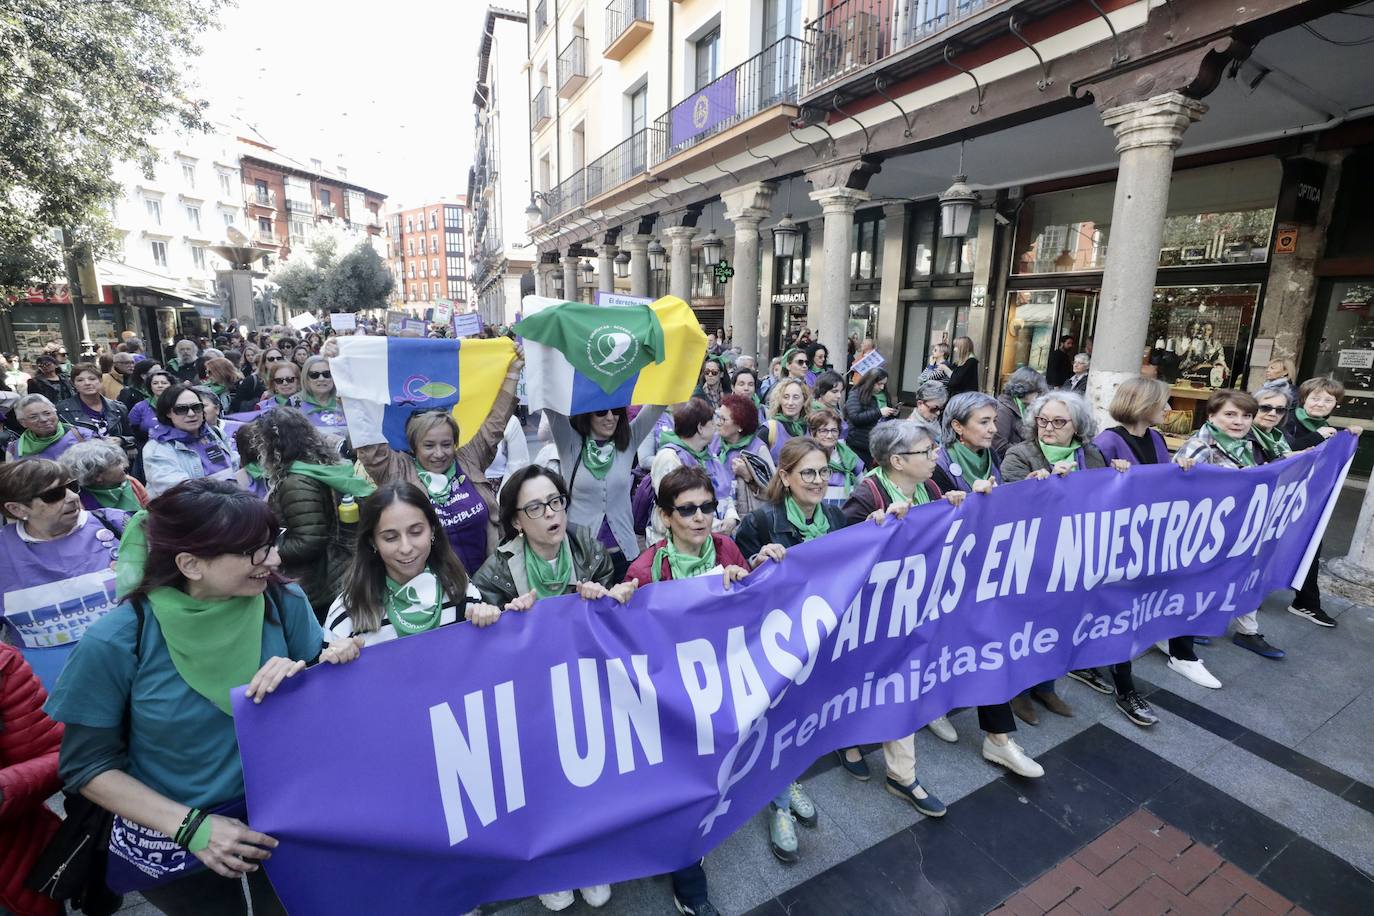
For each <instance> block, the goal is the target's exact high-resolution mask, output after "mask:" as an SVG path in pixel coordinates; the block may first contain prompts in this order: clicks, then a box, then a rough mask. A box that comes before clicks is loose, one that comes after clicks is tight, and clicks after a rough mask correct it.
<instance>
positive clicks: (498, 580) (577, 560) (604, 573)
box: [472, 525, 616, 608]
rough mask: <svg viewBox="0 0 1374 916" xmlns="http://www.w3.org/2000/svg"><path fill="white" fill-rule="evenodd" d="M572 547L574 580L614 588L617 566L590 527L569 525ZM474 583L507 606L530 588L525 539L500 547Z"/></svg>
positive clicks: (492, 601)
mask: <svg viewBox="0 0 1374 916" xmlns="http://www.w3.org/2000/svg"><path fill="white" fill-rule="evenodd" d="M568 541H569V543H568V546H569V547H570V548H571V549H572V562H573V581H575V582H588V581H593V582H600V583H601V584H602V585H604V586H606V587H607V588H610V587H611V586H612V585H615V584H616V581H615V565H614V564H613V563H612V562H611V557H610V555H609V554H608V553H606V548H605V547H603V546H602V545H601V542H600V541H598V540H597V539H596V536H595V535H593V534H592V533H591V531H590V530H589V529H587V528H583V527H581V526H580V525H569V526H568ZM472 584H473V585H475V586H477V590H478V591H479V592H481V593H482V600H483V601H485V602H487V603H488V604H494V605H496V606H497V607H500V608H503V607H505V606H506V605H507V604H509V603H510V602H512V601H514V600H515V599H516V598H517V597H519V596H520V595H523V594H524V593H525V592H527V591H529V590H530V580H529V576H527V575H526V574H525V542H524V541H523V540H522V539H520V538H518V537H516V538H512V539H511V540H509V541H506V542H504V543H503V544H501V546H499V547H497V548H496V551H495V552H494V553H493V554H492V555H491V556H489V557H487V560H486V562H485V563H483V564H482V567H481V568H480V569H478V570H477V574H476V575H475V576H473V577H472Z"/></svg>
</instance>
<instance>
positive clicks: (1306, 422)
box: [1293, 407, 1328, 433]
mask: <svg viewBox="0 0 1374 916" xmlns="http://www.w3.org/2000/svg"><path fill="white" fill-rule="evenodd" d="M1293 416H1295V417H1297V418H1298V422H1299V423H1301V424H1302V425H1303V426H1304V427H1306V428H1307V431H1308V432H1312V433H1315V432H1316V431H1317V430H1319V429H1321V428H1322V427H1323V426H1327V425H1328V424H1327V422H1326V421H1327V418H1326V417H1314V416H1312V415H1311V414H1309V413H1308V412H1307V411H1305V410H1303V409H1302V408H1301V407H1299V408H1298V409H1297V410H1295V411H1293Z"/></svg>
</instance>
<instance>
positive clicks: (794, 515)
mask: <svg viewBox="0 0 1374 916" xmlns="http://www.w3.org/2000/svg"><path fill="white" fill-rule="evenodd" d="M782 501H783V506H784V508H786V509H787V520H788V521H789V522H791V523H792V527H793V528H796V529H797V531H799V532H800V533H801V536H802V540H803V541H810V540H813V539H815V538H818V537H820V536H821V535H823V534H825V533H826V532H827V531H829V530H830V519H828V518H826V517H825V510H824V508H823V507H821V506H817V507H816V509H815V514H813V515H812V516H811V521H809V522H808V521H807V520H806V516H804V515H802V510H801V506H799V505H797V501H796V500H794V499H793V498H792V497H791V496H784V497H783V500H782Z"/></svg>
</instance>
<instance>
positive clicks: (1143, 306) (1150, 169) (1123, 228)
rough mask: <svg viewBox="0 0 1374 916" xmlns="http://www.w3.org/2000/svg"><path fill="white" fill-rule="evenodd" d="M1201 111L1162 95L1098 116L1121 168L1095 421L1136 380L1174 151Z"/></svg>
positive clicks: (1102, 311) (1094, 382)
mask: <svg viewBox="0 0 1374 916" xmlns="http://www.w3.org/2000/svg"><path fill="white" fill-rule="evenodd" d="M1206 110H1207V106H1206V105H1203V104H1202V103H1201V102H1199V101H1197V100H1195V99H1190V98H1188V97H1187V96H1185V95H1183V94H1182V93H1178V92H1166V93H1164V94H1163V95H1157V96H1154V97H1153V98H1149V99H1146V100H1144V101H1143V102H1131V103H1129V104H1126V105H1118V106H1117V107H1115V108H1108V109H1107V110H1106V111H1104V112H1102V121H1103V123H1105V124H1106V125H1107V126H1108V127H1110V128H1111V129H1112V130H1113V132H1115V134H1116V138H1117V144H1116V151H1117V153H1118V154H1119V155H1120V156H1121V165H1120V169H1119V170H1118V172H1117V179H1116V197H1115V199H1114V200H1113V202H1112V222H1111V227H1112V231H1111V238H1110V239H1109V240H1108V242H1107V264H1106V267H1105V268H1104V270H1103V274H1102V298H1101V300H1100V301H1099V304H1098V311H1097V327H1098V329H1099V331H1101V330H1107V329H1109V330H1110V333H1098V334H1097V335H1096V337H1095V338H1094V341H1093V343H1094V347H1093V362H1092V370H1091V372H1090V373H1089V375H1088V397H1089V399H1090V400H1091V401H1092V403H1093V404H1094V405H1095V407H1096V408H1097V413H1098V417H1099V419H1103V418H1105V417H1106V409H1107V405H1108V404H1110V403H1111V400H1112V395H1113V394H1115V393H1116V389H1117V387H1118V386H1119V385H1120V384H1121V383H1122V382H1124V381H1126V380H1127V379H1130V378H1134V377H1135V376H1137V375H1139V374H1140V365H1141V354H1142V353H1143V352H1144V350H1145V343H1146V334H1147V331H1148V329H1149V327H1148V326H1149V320H1150V303H1151V301H1152V299H1153V296H1154V288H1155V274H1156V273H1157V271H1158V270H1159V246H1160V242H1161V241H1162V240H1163V237H1164V213H1165V210H1166V209H1167V207H1168V204H1169V182H1170V179H1171V178H1172V176H1173V167H1174V151H1175V150H1177V149H1178V146H1179V144H1180V143H1182V142H1183V132H1184V131H1186V130H1187V129H1188V126H1189V125H1190V124H1192V123H1193V122H1194V121H1196V120H1197V119H1198V118H1200V117H1202V115H1203V112H1205V111H1206Z"/></svg>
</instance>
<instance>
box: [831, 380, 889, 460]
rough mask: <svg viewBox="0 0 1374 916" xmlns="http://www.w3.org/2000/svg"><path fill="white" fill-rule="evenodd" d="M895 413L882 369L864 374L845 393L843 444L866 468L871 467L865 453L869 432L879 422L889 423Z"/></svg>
mask: <svg viewBox="0 0 1374 916" xmlns="http://www.w3.org/2000/svg"><path fill="white" fill-rule="evenodd" d="M897 413H898V411H897V408H896V407H893V406H892V405H890V404H889V403H888V398H887V370H886V369H883V368H878V369H870V370H868V372H866V373H865V374H864V377H863V379H862V380H861V381H860V382H859V384H857V385H855V386H854V389H853V390H852V391H850V392H849V398H848V399H847V400H846V401H845V403H844V417H845V419H846V420H847V421H848V422H849V429H848V430H847V431H846V432H845V441H846V442H848V443H849V447H850V448H852V449H853V450H854V451H855V452H857V453H858V455H859V457H860V458H862V459H863V462H864V465H865V466H866V467H872V466H873V456H872V455H870V454H869V453H868V433H869V430H871V429H873V427H875V426H877V425H878V424H879V423H880V422H881V421H883V420H891V419H892V418H893V417H895V416H897Z"/></svg>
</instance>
